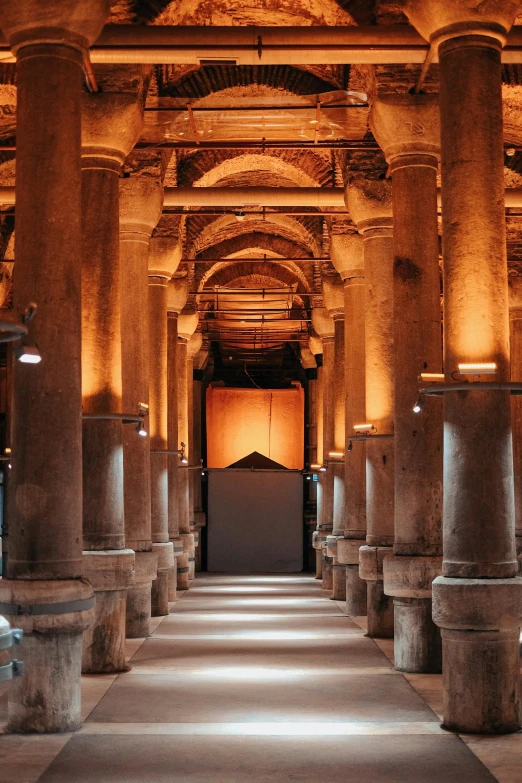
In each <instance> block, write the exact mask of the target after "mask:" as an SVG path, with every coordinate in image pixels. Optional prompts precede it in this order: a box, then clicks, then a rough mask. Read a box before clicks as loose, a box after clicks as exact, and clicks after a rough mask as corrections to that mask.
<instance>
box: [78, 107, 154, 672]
mask: <svg viewBox="0 0 522 783" xmlns="http://www.w3.org/2000/svg"><path fill="white" fill-rule="evenodd" d="M141 124H142V109H141V106H140V105H139V104H138V103H137V101H136V97H135V96H134V95H131V94H118V93H106V94H98V93H96V94H90V95H89V94H85V95H84V96H83V116H82V169H83V173H82V402H83V412H84V414H87V415H91V416H96V415H102V416H103V415H104V414H111V413H115V414H118V413H122V390H121V307H120V305H121V296H120V278H121V274H120V263H119V261H120V258H119V182H118V176H119V173H120V170H121V166H122V164H123V162H124V160H125V158H126V157H127V155H128V154H129V152H130V151H131V149H132V148H133V146H134V144H135V143H136V141H137V140H138V138H139V135H140V131H141ZM125 412H126V413H129V412H130V411H125ZM133 413H137V410H135V411H133ZM133 429H135V428H133ZM82 430H83V443H82V448H83V548H84V552H83V564H84V576H86V577H87V578H88V579H89V580H90V582H91V583H92V585H93V587H94V591H95V596H96V611H95V620H94V624H93V625H92V626H91V628H90V629H89V630H88V631H86V632H85V633H84V636H83V661H82V669H83V671H84V672H86V673H90V674H96V673H98V674H102V673H104V672H115V671H124V670H125V668H126V663H125V603H126V598H127V588H128V587H131V586H132V584H133V582H134V551H133V550H132V549H126V548H125V521H124V513H123V448H122V422H121V421H118V420H103V419H96V418H94V419H84V421H83V427H82ZM133 435H134V436H135V439H136V440H137V439H138V435H137V433H136V432H133Z"/></svg>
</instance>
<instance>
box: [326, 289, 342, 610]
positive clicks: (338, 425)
mask: <svg viewBox="0 0 522 783" xmlns="http://www.w3.org/2000/svg"><path fill="white" fill-rule="evenodd" d="M323 301H324V303H325V306H326V309H327V310H328V314H329V315H330V317H331V318H332V320H333V322H334V372H333V378H332V383H333V387H334V400H333V402H334V409H333V445H332V448H331V450H330V452H329V453H328V457H327V459H328V470H331V471H332V474H333V513H332V525H333V528H332V534H331V535H330V536H328V537H327V540H326V550H327V553H328V556H329V557H331V558H332V599H333V600H334V601H345V600H346V572H345V567H344V564H342V563H340V562H339V558H338V549H337V546H338V541H339V540H340V539H342V538H344V522H345V508H344V504H345V496H344V458H345V455H344V445H345V444H344V440H345V425H344V289H343V282H342V280H341V278H340V277H339V276H336V277H335V278H331V277H325V278H323Z"/></svg>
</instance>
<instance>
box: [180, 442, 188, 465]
mask: <svg viewBox="0 0 522 783" xmlns="http://www.w3.org/2000/svg"><path fill="white" fill-rule="evenodd" d="M186 448H187V444H186V443H183V441H181V449H180V451H179V459H180V462H181V464H182V465H188V459H187V457H186V455H185V449H186Z"/></svg>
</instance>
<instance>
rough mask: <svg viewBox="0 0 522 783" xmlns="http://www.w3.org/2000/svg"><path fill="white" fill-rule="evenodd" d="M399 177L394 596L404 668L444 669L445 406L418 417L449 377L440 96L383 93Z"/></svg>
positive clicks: (381, 119) (389, 581)
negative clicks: (418, 404) (436, 605)
mask: <svg viewBox="0 0 522 783" xmlns="http://www.w3.org/2000/svg"><path fill="white" fill-rule="evenodd" d="M370 123H371V126H372V129H373V133H374V135H375V138H376V139H377V142H378V143H379V145H380V146H381V148H382V150H383V152H384V155H385V157H386V160H387V162H388V164H389V166H390V171H391V175H392V199H393V226H394V228H393V238H394V245H395V259H394V267H393V301H394V304H393V307H394V326H395V331H394V356H395V441H394V443H395V543H394V556H393V557H388V558H386V560H385V562H384V591H385V593H386V594H387V595H391V596H393V597H394V607H395V668H396V669H398V670H399V671H407V672H439V671H440V670H441V665H442V661H441V653H442V649H441V639H440V631H439V629H438V628H437V626H436V625H435V624H434V623H433V620H432V617H431V614H432V602H431V583H432V581H433V579H435V577H436V576H438V575H439V574H440V573H441V571H442V402H441V400H440V399H439V398H437V397H427V398H426V400H425V408H424V410H423V411H422V413H420V414H419V413H415V412H414V411H413V405H412V400H413V401H414V403H415V400H416V399H417V395H418V384H419V381H418V379H419V376H420V374H421V373H423V372H427V373H440V372H441V369H442V337H441V308H440V272H439V238H438V222H437V168H438V161H439V144H440V141H439V136H440V132H439V99H438V95H396V94H384V95H380V96H379V97H378V99H377V100H376V101H375V102H374V104H373V106H372V112H371V120H370Z"/></svg>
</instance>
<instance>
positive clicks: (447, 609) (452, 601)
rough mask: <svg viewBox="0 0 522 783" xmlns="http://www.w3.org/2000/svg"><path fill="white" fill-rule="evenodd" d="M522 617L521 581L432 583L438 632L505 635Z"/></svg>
mask: <svg viewBox="0 0 522 783" xmlns="http://www.w3.org/2000/svg"><path fill="white" fill-rule="evenodd" d="M521 617H522V577H513V578H512V579H450V578H447V577H443V576H439V577H437V578H436V579H435V581H434V582H433V620H434V622H435V623H436V624H437V625H438V626H439V627H440V628H449V629H453V630H462V631H465V630H467V631H507V630H510V629H512V628H514V627H517V628H518V627H519V625H520V618H521Z"/></svg>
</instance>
